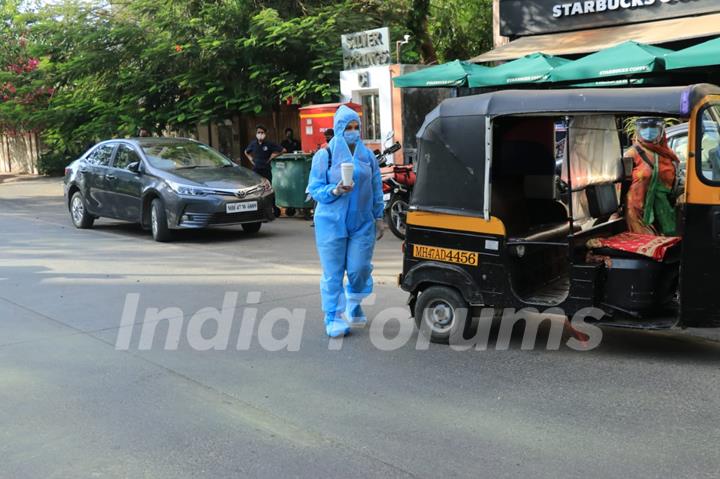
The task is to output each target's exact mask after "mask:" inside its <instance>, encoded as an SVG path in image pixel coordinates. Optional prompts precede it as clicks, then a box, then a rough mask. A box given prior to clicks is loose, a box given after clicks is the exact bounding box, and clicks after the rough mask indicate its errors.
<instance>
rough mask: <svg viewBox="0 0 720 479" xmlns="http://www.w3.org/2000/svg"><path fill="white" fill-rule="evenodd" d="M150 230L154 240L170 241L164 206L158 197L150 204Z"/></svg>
mask: <svg viewBox="0 0 720 479" xmlns="http://www.w3.org/2000/svg"><path fill="white" fill-rule="evenodd" d="M150 230H151V231H152V236H153V239H154V240H155V241H160V242H164V241H170V237H171V236H172V235H171V233H170V228H168V222H167V214H166V213H165V206H164V205H163V202H162V200H160V199H159V198H155V199H154V200H153V201H152V205H151V206H150Z"/></svg>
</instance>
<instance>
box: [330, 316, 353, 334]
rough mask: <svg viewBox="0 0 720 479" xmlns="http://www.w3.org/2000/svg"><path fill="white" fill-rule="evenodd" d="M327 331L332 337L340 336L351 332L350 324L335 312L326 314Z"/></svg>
mask: <svg viewBox="0 0 720 479" xmlns="http://www.w3.org/2000/svg"><path fill="white" fill-rule="evenodd" d="M325 332H326V333H327V335H328V336H330V337H331V338H339V337H341V336H345V335H346V334H348V333H349V332H350V326H348V324H347V323H346V322H345V321H344V320H343V319H342V318H340V317H336V315H335V314H327V315H325Z"/></svg>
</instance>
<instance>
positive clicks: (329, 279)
mask: <svg viewBox="0 0 720 479" xmlns="http://www.w3.org/2000/svg"><path fill="white" fill-rule="evenodd" d="M346 253H347V238H336V239H332V240H325V241H323V242H322V244H318V255H319V256H320V264H321V265H322V270H323V275H322V278H321V279H320V294H321V296H322V309H323V311H324V312H326V313H334V312H336V311H342V308H341V306H343V303H344V298H342V292H343V276H344V275H345V256H346Z"/></svg>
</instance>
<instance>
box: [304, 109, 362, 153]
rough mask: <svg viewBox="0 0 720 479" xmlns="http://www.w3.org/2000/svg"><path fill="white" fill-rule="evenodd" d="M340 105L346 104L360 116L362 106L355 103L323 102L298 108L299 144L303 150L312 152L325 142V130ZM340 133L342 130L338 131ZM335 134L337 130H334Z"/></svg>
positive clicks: (330, 126)
mask: <svg viewBox="0 0 720 479" xmlns="http://www.w3.org/2000/svg"><path fill="white" fill-rule="evenodd" d="M340 105H346V106H349V107H350V108H352V109H353V110H355V111H356V112H358V114H359V115H360V116H361V117H362V107H361V106H360V105H358V104H357V103H351V102H348V103H325V104H322V105H310V106H304V107H302V108H300V144H301V147H302V150H303V151H307V152H313V151H317V150H319V149H320V148H321V146H322V145H323V144H324V143H325V130H327V129H328V128H332V127H333V118H334V117H335V112H336V111H337V109H338V108H339V107H340ZM340 133H342V132H340ZM335 134H336V135H337V134H338V132H337V131H336V132H335Z"/></svg>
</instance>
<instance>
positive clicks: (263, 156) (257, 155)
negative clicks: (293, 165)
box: [245, 139, 283, 171]
mask: <svg viewBox="0 0 720 479" xmlns="http://www.w3.org/2000/svg"><path fill="white" fill-rule="evenodd" d="M282 150H283V149H282V147H281V146H280V145H278V144H276V143H273V142H272V141H263V142H262V143H259V142H258V141H257V139H255V140H253V141H252V142H251V143H250V144H249V145H248V147H247V148H245V153H250V154H252V157H253V163H254V165H253V170H255V171H258V170H269V169H270V156H271V155H272V154H273V153H280V152H281V151H282Z"/></svg>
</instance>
